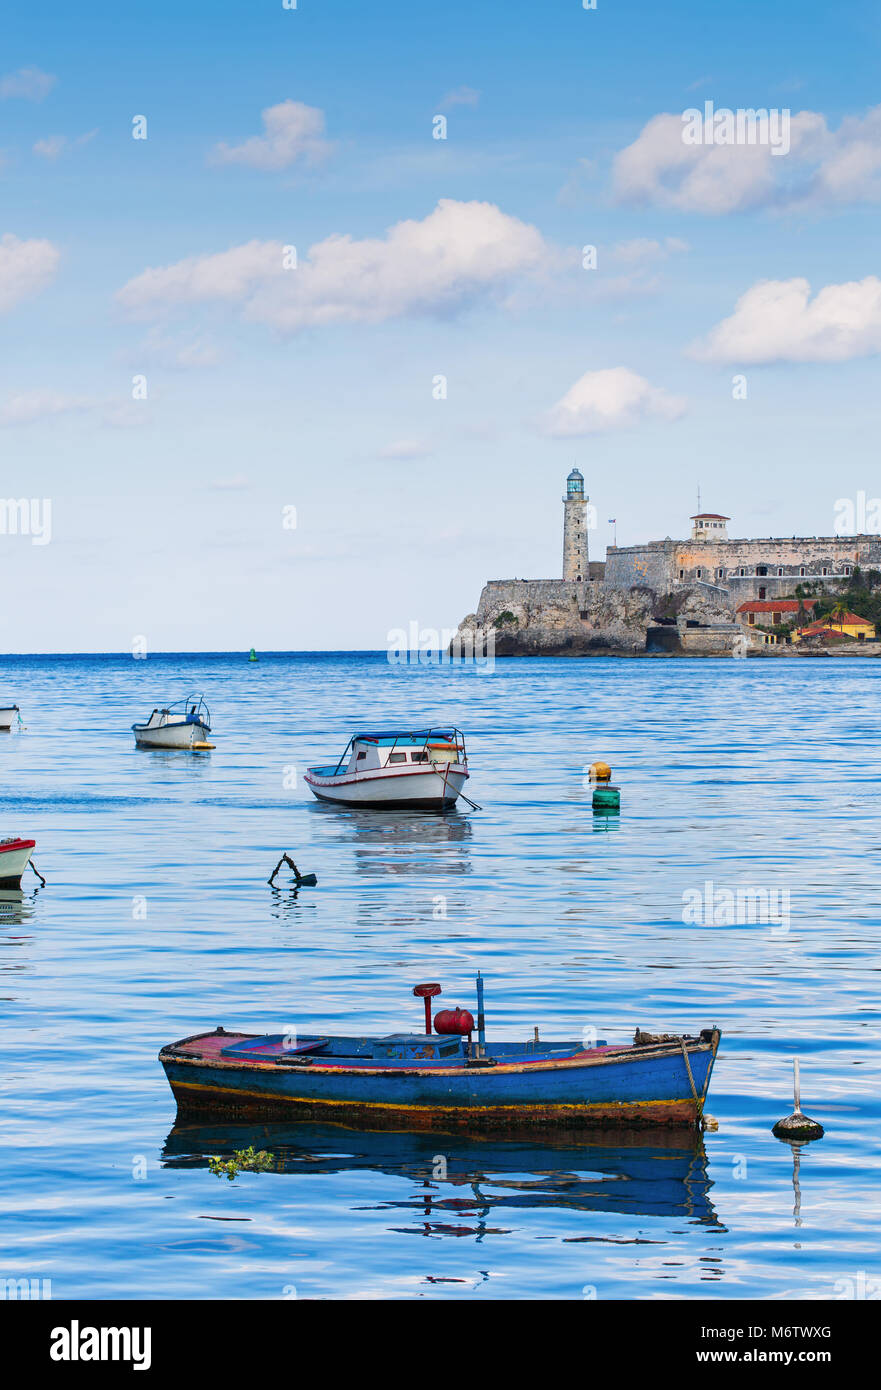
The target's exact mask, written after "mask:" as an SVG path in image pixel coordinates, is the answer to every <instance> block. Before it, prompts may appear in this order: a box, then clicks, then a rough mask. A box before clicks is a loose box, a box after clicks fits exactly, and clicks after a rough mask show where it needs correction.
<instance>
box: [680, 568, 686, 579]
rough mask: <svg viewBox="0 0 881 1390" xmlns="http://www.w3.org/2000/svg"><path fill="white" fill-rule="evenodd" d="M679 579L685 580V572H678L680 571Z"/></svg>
mask: <svg viewBox="0 0 881 1390" xmlns="http://www.w3.org/2000/svg"><path fill="white" fill-rule="evenodd" d="M679 578H680V579H684V578H685V570H680V571H679Z"/></svg>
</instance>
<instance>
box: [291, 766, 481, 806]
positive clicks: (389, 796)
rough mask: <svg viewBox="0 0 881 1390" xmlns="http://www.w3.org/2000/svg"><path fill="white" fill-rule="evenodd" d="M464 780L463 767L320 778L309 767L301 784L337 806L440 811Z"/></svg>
mask: <svg viewBox="0 0 881 1390" xmlns="http://www.w3.org/2000/svg"><path fill="white" fill-rule="evenodd" d="M467 780H468V773H467V771H466V770H465V768H463V767H455V768H453V767H449V768H448V767H444V768H443V769H441V770H435V769H431V770H430V771H426V772H423V771H422V770H421V769H416V768H414V769H412V770H411V769H409V768H402V769H391V770H386V769H383V770H381V771H380V772H376V773H362V772H356V773H348V774H343V775H341V776H339V777H323V776H320V775H318V774H316V773H315V772H314V771H313V770H312V769H311V768H310V770H309V771H308V772H307V773H306V774H305V777H304V781H305V782H306V785H307V786H308V787H309V789H310V791H311V792H312V793H313V794H314V795H315V796H317V797H318V799H319V800H320V801H334V802H336V803H337V804H338V805H341V806H379V807H381V808H382V809H383V810H408V809H409V810H444V809H448V808H450V807H452V806H455V804H456V801H457V800H458V798H459V795H460V793H461V791H462V788H463V787H464V785H465V783H466V781H467Z"/></svg>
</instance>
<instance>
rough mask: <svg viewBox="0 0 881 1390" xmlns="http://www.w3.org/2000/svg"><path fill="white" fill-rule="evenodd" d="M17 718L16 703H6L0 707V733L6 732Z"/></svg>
mask: <svg viewBox="0 0 881 1390" xmlns="http://www.w3.org/2000/svg"><path fill="white" fill-rule="evenodd" d="M17 719H18V705H8V706H7V707H6V708H5V709H0V733H3V732H6V733H8V732H9V731H10V730H11V728H12V726H13V724H14V723H15V721H16V720H17Z"/></svg>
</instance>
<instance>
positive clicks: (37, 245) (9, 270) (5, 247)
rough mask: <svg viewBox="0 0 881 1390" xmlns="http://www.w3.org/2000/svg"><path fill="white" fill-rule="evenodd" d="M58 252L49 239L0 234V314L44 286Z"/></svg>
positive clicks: (50, 275)
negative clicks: (25, 239)
mask: <svg viewBox="0 0 881 1390" xmlns="http://www.w3.org/2000/svg"><path fill="white" fill-rule="evenodd" d="M59 260H60V253H59V251H58V248H57V247H55V246H53V245H52V243H51V241H41V240H36V239H33V240H31V241H22V240H20V239H19V238H18V237H16V236H13V234H12V233H11V232H6V233H5V235H4V236H2V237H0V314H2V313H6V312H7V311H8V310H9V309H12V308H14V306H15V305H16V304H18V303H20V302H21V300H23V299H27V298H28V297H29V296H30V295H32V294H37V293H38V292H39V291H40V290H42V289H44V288H45V286H46V285H48V283H49V281H50V280H51V279H52V277H53V275H54V274H55V272H56V270H57V269H58V262H59Z"/></svg>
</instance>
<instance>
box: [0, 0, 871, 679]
mask: <svg viewBox="0 0 881 1390" xmlns="http://www.w3.org/2000/svg"><path fill="white" fill-rule="evenodd" d="M289 4H290V0H287V4H286V3H284V0H242V3H224V2H223V0H213V2H212V3H207V0H187V4H186V5H183V6H181V5H180V4H179V3H169V2H168V0H154V3H151V4H150V5H149V6H135V5H129V6H126V5H122V6H120V5H119V4H118V3H115V0H114V3H104V2H103V0H99V2H97V3H95V2H93V3H87V4H86V5H84V6H78V7H75V6H71V5H69V4H62V3H59V2H58V0H48V3H44V4H41V5H39V6H18V7H15V8H14V10H13V12H12V13H10V14H7V17H6V19H5V20H4V30H3V36H2V41H0V191H2V203H0V209H2V221H0V333H2V340H3V352H2V379H0V451H2V475H0V476H2V487H0V574H2V576H3V580H4V594H5V596H6V602H5V603H4V605H3V611H2V614H0V651H5V652H23V651H36V652H50V651H88V652H100V651H127V650H129V649H130V648H131V647H132V644H133V643H135V642H138V641H139V642H140V644H141V646H145V647H146V649H147V651H148V652H149V651H161V650H166V651H167V650H192V651H199V650H236V649H239V648H244V649H247V648H248V647H250V646H256V647H258V648H262V649H264V650H268V649H274V650H292V649H300V650H339V649H359V648H367V649H374V650H375V649H382V648H384V647H385V646H386V645H387V642H388V640H389V633H391V632H394V631H395V630H396V629H402V628H403V629H405V630H409V629H410V628H411V626H412V625H414V624H415V626H416V628H417V629H418V630H419V631H420V632H426V633H427V632H432V631H433V632H436V633H438V634H440V636H441V637H442V636H443V634H444V632H445V630H449V629H451V628H455V627H456V626H457V624H458V623H459V621H460V620H461V619H462V618H463V617H464V616H465V615H466V614H467V613H470V612H473V611H474V610H475V608H476V606H477V601H478V598H479V595H480V590H481V587H482V585H483V584H484V582H485V581H486V580H487V579H506V578H521V577H522V578H550V577H557V576H559V574H560V573H561V565H562V511H563V508H562V496H563V491H564V485H565V478H566V475H567V473H568V472H569V470H570V468H571V467H572V466H573V465H577V466H578V467H579V468H580V469H581V471H582V473H583V474H584V476H585V480H586V488H587V492H588V493H589V495H590V498H591V501H592V503H593V504H594V506H595V507H596V515H597V522H598V524H597V527H596V529H595V530H594V531H593V532H592V533H591V536H590V545H591V557H592V558H594V559H601V558H602V557H603V555H604V552H605V547H606V546H607V545H608V544H611V543H612V539H613V530H612V526H611V525H610V524H609V519H610V518H615V521H616V525H617V540H618V544H619V545H627V544H633V543H637V542H641V541H646V540H650V539H660V538H663V537H664V536H668V535H669V536H685V535H687V534H688V531H689V526H690V523H689V520H688V518H689V516H690V514H691V513H693V512H694V511H695V510H696V504H697V490H698V487H699V488H700V495H701V502H702V505H703V507H704V508H705V509H707V510H711V511H718V512H722V513H724V514H726V515H728V516H730V517H731V518H732V521H731V524H730V525H729V533H730V534H731V535H734V536H766V535H787V536H788V535H793V534H798V535H824V534H826V535H828V534H831V533H832V531H833V529H834V524H835V516H836V503H837V502H839V501H840V499H842V498H852V499H855V500H856V499H857V498H858V496H859V494H860V493H861V492H862V493H864V494H865V495H866V496H867V497H868V498H872V497H874V496H875V495H876V494H879V493H881V479H879V478H878V449H877V436H878V395H879V392H878V353H879V350H881V280H879V273H881V268H879V258H881V236H879V215H878V214H879V199H881V77H879V73H881V66H879V39H881V11H878V10H877V8H876V7H873V6H870V5H868V4H866V3H861V4H853V3H848V2H847V0H845V3H844V4H840V5H837V6H835V7H829V6H827V5H822V6H821V5H820V4H817V3H813V2H811V0H809V3H800V4H796V3H794V2H793V0H775V3H774V4H773V5H768V4H767V3H762V0H744V3H741V4H739V5H737V6H735V7H731V6H720V5H710V4H703V5H686V4H683V3H673V4H669V5H658V4H656V3H648V2H647V0H629V3H625V0H597V3H596V8H595V9H585V8H584V7H583V4H582V0H544V2H543V3H542V4H540V5H539V4H526V3H523V0H511V2H510V3H504V0H446V3H445V4H443V5H441V6H435V5H428V4H420V5H414V4H413V3H412V0H374V3H371V4H365V3H364V0H298V3H297V5H296V7H295V8H289V7H288V5H289ZM708 102H711V103H712V104H713V108H712V109H713V110H714V111H715V112H724V111H726V110H731V111H735V112H736V111H737V110H738V109H744V108H750V109H765V110H771V111H776V112H780V113H782V114H781V116H780V119H781V120H783V119H784V117H785V120H786V127H785V128H786V149H785V150H784V149H783V147H782V145H781V144H780V142H778V148H777V149H776V150H775V149H772V147H771V145H770V144H768V143H765V144H753V145H747V144H744V143H740V144H728V145H721V144H719V143H718V141H715V140H714V142H713V143H712V144H710V143H709V138H708V137H707V136H706V134H705V136H704V137H703V139H702V143H700V144H688V143H686V141H685V140H684V139H683V126H684V123H683V113H684V112H687V111H689V110H691V109H697V110H698V111H700V112H701V113H705V110H706V108H705V103H708ZM718 119H719V118H718V117H717V120H718ZM782 128H783V127H781V129H782ZM706 129H707V130H708V129H709V127H706ZM772 131H773V128H772ZM441 136H442V137H445V138H438V137H441ZM136 137H137V138H136ZM144 137H145V138H144ZM590 248H593V250H591V249H590ZM19 503H21V504H22V505H18V504H19Z"/></svg>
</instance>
